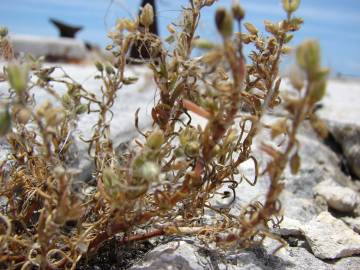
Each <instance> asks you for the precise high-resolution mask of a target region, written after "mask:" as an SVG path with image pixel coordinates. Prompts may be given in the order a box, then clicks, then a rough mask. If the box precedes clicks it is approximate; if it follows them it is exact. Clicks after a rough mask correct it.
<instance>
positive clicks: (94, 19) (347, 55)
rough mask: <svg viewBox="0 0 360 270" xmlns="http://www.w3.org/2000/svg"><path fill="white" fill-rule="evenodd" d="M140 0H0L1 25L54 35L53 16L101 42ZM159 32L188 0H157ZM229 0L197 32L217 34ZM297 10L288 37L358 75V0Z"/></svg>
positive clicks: (256, 17)
mask: <svg viewBox="0 0 360 270" xmlns="http://www.w3.org/2000/svg"><path fill="white" fill-rule="evenodd" d="M241 3H242V5H243V6H244V7H245V9H246V18H245V21H247V20H248V21H252V22H254V23H255V24H256V25H257V26H259V27H260V26H261V25H262V22H263V20H264V19H269V20H280V19H282V18H283V16H284V13H283V11H282V9H281V1H280V0H242V1H241ZM139 4H140V0H11V1H8V0H0V25H6V26H8V27H9V30H10V32H11V33H20V34H32V35H41V36H57V31H56V29H55V28H54V27H53V26H52V25H51V24H50V23H49V22H48V18H49V17H54V18H57V19H60V20H63V21H65V22H68V23H71V24H75V25H82V26H84V27H85V28H84V30H83V31H81V32H80V34H79V35H78V38H80V39H83V40H86V41H89V42H92V43H97V44H99V45H101V46H105V45H106V44H107V43H108V39H107V38H106V32H107V31H109V30H111V28H112V26H113V25H114V22H115V21H116V19H117V18H121V17H132V16H135V15H136V14H137V9H138V6H139ZM157 4H158V5H157V7H158V17H159V21H160V32H161V35H162V36H163V37H165V36H166V35H167V31H166V25H167V24H168V23H169V22H171V21H174V20H175V21H176V20H178V19H179V16H180V8H179V7H180V6H181V5H186V4H187V0H158V1H157ZM230 5H231V0H219V1H218V2H217V3H216V4H215V5H214V6H213V7H211V8H207V9H205V10H204V13H203V14H202V18H201V22H200V26H199V31H198V34H199V35H201V37H203V38H208V39H212V40H215V41H216V40H219V36H218V35H217V33H216V31H215V27H214V22H213V20H214V19H213V16H214V11H215V10H216V7H218V6H227V7H229V6H230ZM297 15H299V16H301V17H303V18H304V19H305V24H304V26H303V28H302V30H301V31H300V32H299V33H298V34H297V35H296V38H295V39H294V40H293V41H292V45H296V44H298V43H299V42H300V41H301V40H303V39H306V38H316V39H318V40H319V41H320V44H321V47H322V49H323V62H324V65H327V66H329V67H330V68H331V70H332V72H333V74H336V73H338V72H340V73H343V74H346V75H351V76H357V77H360V52H359V48H360V46H359V44H360V1H359V0H342V1H339V0H302V4H301V7H300V9H299V10H298V12H297Z"/></svg>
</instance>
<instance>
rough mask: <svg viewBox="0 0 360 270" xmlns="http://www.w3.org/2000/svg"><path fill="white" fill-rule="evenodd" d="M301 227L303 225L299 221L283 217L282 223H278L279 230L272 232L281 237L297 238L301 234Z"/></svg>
mask: <svg viewBox="0 0 360 270" xmlns="http://www.w3.org/2000/svg"><path fill="white" fill-rule="evenodd" d="M302 226H303V224H302V223H301V222H300V221H298V220H296V219H292V218H289V217H287V216H284V219H283V221H282V222H281V223H280V228H277V229H274V232H275V233H277V234H280V235H282V236H289V235H293V236H298V235H301V234H302V231H301V228H302Z"/></svg>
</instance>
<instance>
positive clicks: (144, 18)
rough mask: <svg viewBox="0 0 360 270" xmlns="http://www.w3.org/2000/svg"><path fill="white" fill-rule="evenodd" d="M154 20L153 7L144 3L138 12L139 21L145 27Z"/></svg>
mask: <svg viewBox="0 0 360 270" xmlns="http://www.w3.org/2000/svg"><path fill="white" fill-rule="evenodd" d="M153 22H154V9H153V7H152V5H150V4H146V5H145V6H144V7H143V9H142V11H141V14H140V23H141V24H142V25H143V26H145V27H146V28H148V27H150V25H152V24H153Z"/></svg>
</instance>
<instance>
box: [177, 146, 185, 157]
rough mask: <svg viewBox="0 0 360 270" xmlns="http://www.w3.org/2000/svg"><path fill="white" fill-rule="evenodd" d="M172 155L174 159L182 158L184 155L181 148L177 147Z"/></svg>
mask: <svg viewBox="0 0 360 270" xmlns="http://www.w3.org/2000/svg"><path fill="white" fill-rule="evenodd" d="M174 155H175V156H176V157H183V156H184V155H185V153H184V149H183V148H182V147H178V148H176V149H175V150H174Z"/></svg>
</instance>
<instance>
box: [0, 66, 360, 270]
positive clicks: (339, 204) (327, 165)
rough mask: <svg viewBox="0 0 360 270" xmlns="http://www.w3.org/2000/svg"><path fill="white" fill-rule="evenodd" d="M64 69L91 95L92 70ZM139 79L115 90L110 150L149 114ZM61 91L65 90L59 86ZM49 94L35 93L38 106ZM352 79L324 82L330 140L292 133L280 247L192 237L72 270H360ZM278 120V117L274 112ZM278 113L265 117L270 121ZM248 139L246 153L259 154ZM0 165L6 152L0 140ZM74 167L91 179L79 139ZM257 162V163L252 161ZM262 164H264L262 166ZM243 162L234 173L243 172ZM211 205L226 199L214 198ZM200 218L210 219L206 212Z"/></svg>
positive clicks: (358, 136)
mask: <svg viewBox="0 0 360 270" xmlns="http://www.w3.org/2000/svg"><path fill="white" fill-rule="evenodd" d="M62 67H63V68H64V69H65V70H66V72H67V73H68V74H69V75H70V76H72V77H74V78H75V79H76V80H77V81H78V82H79V83H82V84H84V86H85V87H86V88H88V89H91V90H93V91H94V92H97V93H98V89H99V85H100V83H99V82H98V81H96V80H94V79H93V76H94V75H95V73H96V71H95V68H93V67H89V66H76V65H62ZM129 72H130V73H132V74H135V75H138V76H139V78H140V79H139V81H138V82H137V83H136V84H135V85H132V86H130V87H127V88H126V89H123V90H122V91H121V92H120V94H119V95H118V97H117V102H118V103H117V105H116V106H115V107H114V110H113V112H114V119H113V122H112V123H113V125H112V130H111V132H112V138H113V139H114V143H115V145H120V144H121V143H122V142H126V141H129V140H131V139H132V138H133V137H134V136H136V131H135V129H134V114H135V111H136V109H137V108H139V107H140V108H141V110H140V116H139V119H140V120H141V122H140V126H141V127H142V128H146V127H149V126H150V123H151V118H150V113H149V111H150V109H151V106H152V104H153V98H154V97H153V95H154V91H153V90H154V86H153V85H152V84H151V83H149V78H150V77H151V74H150V73H149V72H148V71H146V70H144V69H142V68H132V69H131V70H130V71H129ZM6 89H7V87H6V85H4V84H2V85H0V93H1V92H3V91H6ZM61 91H65V89H62V90H61ZM47 98H49V97H47V96H46V95H43V94H42V93H41V92H40V91H39V93H38V94H37V96H36V99H37V100H38V102H39V101H42V100H45V99H47ZM358 101H360V82H357V81H340V80H332V81H330V82H329V88H328V94H327V96H326V98H325V100H324V102H323V103H322V105H323V107H322V108H321V109H320V110H319V115H320V116H321V118H322V119H324V120H325V122H326V124H327V126H328V127H329V130H330V132H331V136H329V138H328V139H327V140H325V141H323V140H320V139H319V138H317V137H316V135H315V134H314V133H313V132H312V131H311V130H310V128H309V126H308V125H307V124H305V125H303V127H302V129H301V132H300V134H299V137H298V138H299V140H300V144H301V147H300V156H301V159H302V165H301V169H300V172H299V174H297V175H292V174H291V173H290V171H289V170H286V171H285V173H284V175H283V180H284V182H285V191H284V192H283V194H282V198H281V201H282V205H283V209H284V221H283V222H282V223H281V226H280V228H278V229H276V230H274V233H276V234H277V235H279V236H281V237H282V238H283V239H284V240H285V241H286V242H287V243H288V246H286V247H285V248H282V249H280V250H279V251H278V252H277V253H276V254H275V255H274V254H272V252H273V251H274V250H275V249H276V248H277V246H278V245H279V244H278V242H275V241H273V240H266V241H265V242H264V245H263V246H258V247H253V248H251V249H247V250H243V251H240V252H239V251H238V252H235V251H229V252H226V253H223V252H219V251H217V250H215V249H213V248H210V247H207V246H205V245H203V244H202V243H201V242H200V241H198V240H196V239H194V238H188V237H184V238H166V239H163V238H161V239H154V240H150V241H147V242H144V243H139V244H136V245H133V246H129V247H125V248H118V247H117V246H116V243H115V244H114V242H110V243H109V244H108V245H107V246H105V247H104V248H103V249H101V250H100V252H99V254H98V256H96V258H89V259H84V260H83V261H82V263H81V264H80V266H79V269H126V268H129V269H132V270H135V269H137V270H138V269H236V270H242V269H299V270H300V269H336V270H338V269H339V270H340V269H344V270H347V269H354V270H355V269H360V256H359V255H360V234H359V233H360V192H359V191H360V181H358V180H359V179H360V114H359V111H358V104H359V102H358ZM280 115H281V113H280ZM277 117H279V113H278V114H273V115H270V116H269V117H268V121H273V120H275V119H276V118H277ZM92 123H94V118H93V116H91V115H85V116H83V117H82V118H81V119H80V122H79V125H78V127H77V129H76V130H74V131H73V134H72V135H73V136H74V138H78V137H79V135H82V136H84V137H85V138H86V137H87V136H88V135H89V134H90V131H91V125H92ZM262 138H263V137H262V135H260V136H259V138H258V139H257V140H256V142H255V149H254V155H255V156H256V155H260V152H259V150H258V149H257V145H259V142H260V141H261V140H262ZM0 144H1V148H0V160H3V159H5V158H6V154H7V153H8V151H9V149H8V147H7V145H6V143H5V142H4V141H2V142H0ZM75 146H76V148H75V149H74V153H75V155H74V160H73V166H74V168H76V169H78V170H79V175H78V180H79V181H87V180H89V179H90V178H91V174H90V173H91V168H92V163H91V161H90V160H89V159H88V157H87V154H86V145H84V144H83V143H82V142H81V141H80V140H79V141H78V142H77V143H76V144H75ZM259 159H260V158H259ZM262 165H264V164H262ZM252 167H253V166H252V165H251V164H244V165H243V167H242V168H241V169H242V171H243V172H244V173H245V174H246V173H249V174H251V171H252V170H253V169H252ZM268 184H269V183H268V181H267V179H266V177H263V178H260V179H259V182H258V184H257V185H256V186H255V187H252V186H249V185H248V184H247V183H246V182H245V181H244V182H243V183H241V184H240V185H239V186H238V187H237V197H236V198H235V202H234V207H233V208H234V209H233V210H232V211H234V213H236V211H240V210H241V209H242V208H243V207H244V206H245V205H246V204H247V203H249V202H250V201H252V200H254V199H256V200H260V201H261V200H262V199H263V197H264V194H265V193H266V190H267V187H268ZM213 204H214V205H218V207H221V206H222V205H223V204H226V202H224V201H222V200H221V199H220V198H214V202H213ZM206 215H211V213H210V212H208V213H206Z"/></svg>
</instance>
